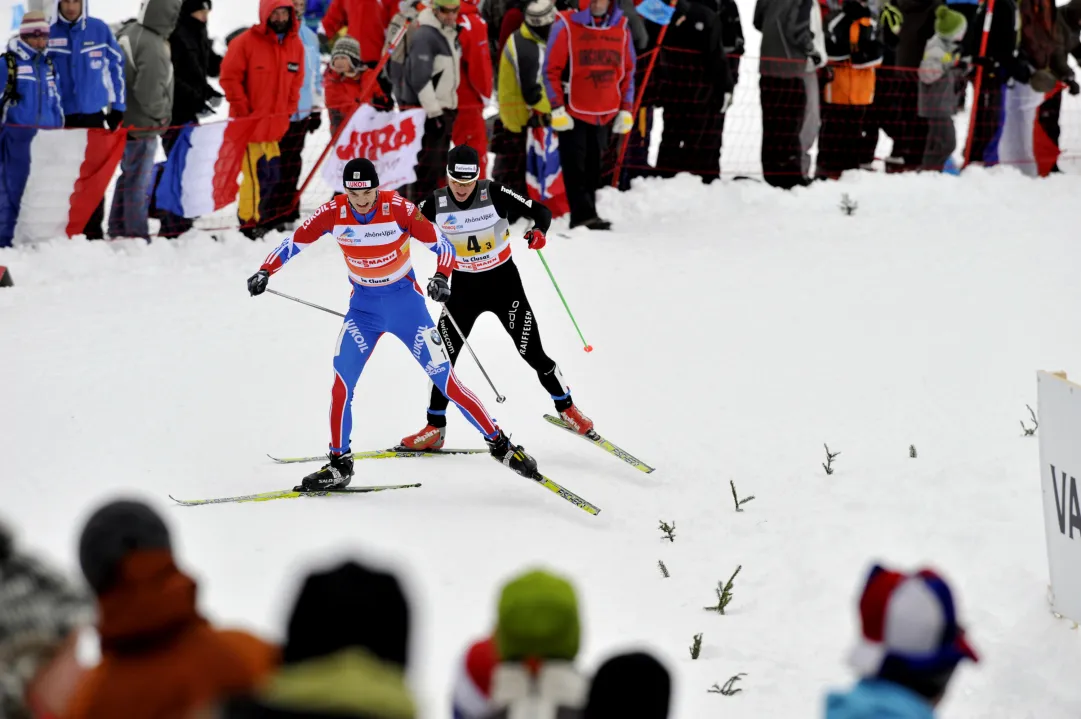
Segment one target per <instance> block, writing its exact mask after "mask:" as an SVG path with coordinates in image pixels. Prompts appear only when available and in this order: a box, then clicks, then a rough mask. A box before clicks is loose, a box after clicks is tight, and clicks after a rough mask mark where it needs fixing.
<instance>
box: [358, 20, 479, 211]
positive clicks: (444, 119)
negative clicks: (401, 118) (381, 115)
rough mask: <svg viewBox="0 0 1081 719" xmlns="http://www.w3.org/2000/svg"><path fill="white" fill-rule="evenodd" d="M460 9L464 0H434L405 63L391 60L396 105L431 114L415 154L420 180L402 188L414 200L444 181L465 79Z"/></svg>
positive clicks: (412, 36)
mask: <svg viewBox="0 0 1081 719" xmlns="http://www.w3.org/2000/svg"><path fill="white" fill-rule="evenodd" d="M460 8H461V3H460V0H432V4H431V6H430V7H427V8H425V9H424V10H422V11H421V12H420V14H419V15H418V16H417V20H416V23H417V27H416V30H415V31H412V32H411V33H410V34H409V45H408V48H407V49H406V55H405V62H404V63H402V64H401V65H398V64H397V63H394V64H393V65H392V68H393V69H394V76H392V77H391V80H392V81H393V83H394V95H395V97H397V99H398V105H399V106H400V107H401V108H402V109H411V108H424V112H425V114H426V115H427V116H428V119H427V120H426V121H425V123H424V138H423V140H422V144H421V148H420V152H418V153H417V180H416V182H413V183H411V184H409V185H405V186H404V187H402V188H400V189H399V192H401V194H402V195H403V196H404V197H405V198H406V199H408V200H412V201H413V202H420V201H421V200H423V199H424V198H425V197H427V196H428V195H429V194H430V193H431V192H432V191H433V190H435V189H436V188H437V187H440V186H442V184H444V183H445V179H444V178H445V174H446V169H447V152H448V151H449V150H450V135H451V129H452V128H453V126H454V120H455V118H456V117H457V115H458V84H459V82H460V81H461V75H460V73H461V61H462V45H461V43H460V42H459V41H458V11H459V9H460ZM363 47H364V44H363V42H362V43H361V48H362V49H363Z"/></svg>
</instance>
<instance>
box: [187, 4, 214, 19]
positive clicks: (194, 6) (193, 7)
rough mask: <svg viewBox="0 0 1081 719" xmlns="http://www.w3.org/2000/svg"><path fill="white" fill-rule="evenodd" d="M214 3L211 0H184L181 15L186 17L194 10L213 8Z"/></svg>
mask: <svg viewBox="0 0 1081 719" xmlns="http://www.w3.org/2000/svg"><path fill="white" fill-rule="evenodd" d="M212 9H213V3H212V2H211V0H184V2H183V4H182V5H181V6H180V17H186V16H188V15H191V14H192V13H193V12H199V11H200V10H212Z"/></svg>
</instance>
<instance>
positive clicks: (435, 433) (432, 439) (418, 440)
mask: <svg viewBox="0 0 1081 719" xmlns="http://www.w3.org/2000/svg"><path fill="white" fill-rule="evenodd" d="M446 433H447V428H446V427H433V426H432V425H430V424H429V425H425V427H424V429H422V430H421V431H419V432H417V433H416V434H411V435H409V436H408V437H404V438H402V443H401V445H400V446H402V447H404V448H406V449H411V450H415V451H418V452H420V451H425V450H429V449H443V437H444V435H445V434H446Z"/></svg>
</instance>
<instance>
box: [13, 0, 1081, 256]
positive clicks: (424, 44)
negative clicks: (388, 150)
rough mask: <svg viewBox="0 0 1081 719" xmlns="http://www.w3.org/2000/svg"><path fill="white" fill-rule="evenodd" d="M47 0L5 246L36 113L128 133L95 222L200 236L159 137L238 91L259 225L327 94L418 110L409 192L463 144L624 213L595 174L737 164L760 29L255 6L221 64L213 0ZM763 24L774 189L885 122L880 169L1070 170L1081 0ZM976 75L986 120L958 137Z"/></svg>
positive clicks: (21, 94)
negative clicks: (729, 129)
mask: <svg viewBox="0 0 1081 719" xmlns="http://www.w3.org/2000/svg"><path fill="white" fill-rule="evenodd" d="M41 1H43V2H48V3H49V4H50V8H49V9H50V10H51V11H52V12H51V15H50V14H47V13H43V12H39V11H32V12H28V13H26V14H25V16H24V17H23V18H22V24H21V26H20V27H19V29H18V31H17V34H16V36H15V37H13V38H12V39H11V41H10V43H9V44H8V47H7V51H6V53H5V54H4V57H5V59H6V64H7V69H8V74H7V83H6V87H5V91H4V94H3V98H2V102H0V105H2V116H0V166H2V167H0V169H2V170H3V172H0V247H2V246H6V245H10V244H11V240H12V236H13V233H14V226H15V221H16V218H17V216H18V210H19V207H20V204H21V200H22V195H23V192H24V191H25V186H26V178H27V175H28V167H29V163H30V160H29V154H30V145H31V142H32V139H33V137H34V135H35V133H36V129H37V128H60V127H67V128H86V129H89V130H90V131H91V132H94V133H104V132H110V131H113V132H115V131H116V130H117V129H118V128H121V127H124V128H125V129H126V142H125V147H124V152H123V159H122V161H121V163H120V174H119V178H118V180H117V182H116V186H115V191H114V193H113V197H112V203H111V207H110V210H109V213H108V221H107V223H106V221H105V220H106V215H105V207H104V200H103V201H102V203H101V205H99V206H98V207H97V208H96V209H95V211H94V212H93V214H92V216H91V217H90V220H89V222H87V224H86V226H85V230H84V234H85V235H86V237H87V238H88V239H101V238H103V237H105V236H106V234H107V235H108V236H110V237H140V238H147V239H149V237H150V224H149V219H150V218H151V217H154V218H156V219H158V220H160V222H161V225H160V230H158V235H160V236H163V237H176V236H178V235H180V234H182V233H184V232H186V231H187V230H188V229H190V228H191V226H192V219H191V218H185V217H181V216H178V215H176V214H172V212H170V211H169V210H166V209H163V208H158V207H156V203H155V202H154V201H153V198H154V195H155V192H154V188H155V186H156V183H157V182H158V177H159V175H160V167H157V166H156V165H155V158H156V157H157V155H158V152H159V139H160V145H161V147H162V148H163V149H164V152H165V153H166V154H168V153H170V152H171V151H172V149H173V148H174V147H175V146H176V143H177V142H178V139H179V138H181V137H182V136H183V135H182V129H183V128H184V127H187V126H191V125H195V124H198V123H199V122H200V121H202V120H203V119H204V118H206V117H208V116H210V115H212V114H213V113H214V112H215V110H216V108H218V107H219V105H220V103H221V101H222V99H223V98H224V99H225V100H226V101H227V102H228V108H229V116H230V117H231V118H250V119H251V120H252V121H253V122H256V123H257V128H256V129H255V131H254V132H253V134H252V135H251V138H250V141H249V142H248V144H247V148H246V151H245V152H244V157H243V161H242V163H241V172H242V182H241V185H240V189H239V196H238V203H237V205H238V209H237V219H238V221H239V223H240V227H241V231H242V232H244V233H245V234H246V235H248V236H249V237H251V238H252V239H256V238H259V237H261V236H263V235H264V234H266V233H267V232H268V231H271V230H287V229H289V228H291V227H293V226H295V224H296V223H297V221H298V220H299V219H300V199H299V192H298V190H299V186H300V181H301V170H302V168H303V166H304V163H303V159H302V153H303V152H304V149H305V145H306V143H309V142H310V139H309V138H310V137H311V136H312V135H313V133H315V132H316V131H317V130H319V128H320V127H322V125H323V122H324V119H323V113H324V111H326V115H327V117H326V121H327V124H328V127H329V128H330V130H331V131H332V136H333V135H336V134H337V133H338V132H339V131H340V130H341V128H342V127H343V125H344V124H345V123H346V122H348V120H349V118H350V117H351V116H352V114H353V113H354V112H355V111H356V109H357V108H359V107H361V106H362V105H371V106H373V107H374V108H377V109H380V110H390V109H393V108H395V107H397V108H399V109H402V110H409V109H416V110H423V114H424V118H425V119H424V133H423V139H422V146H421V149H420V153H419V156H418V158H417V163H416V180H415V181H414V182H412V183H410V184H409V185H406V186H403V187H402V188H400V189H401V191H402V193H403V194H404V195H405V196H406V197H407V198H411V199H414V200H416V199H419V198H421V197H424V196H426V195H427V194H428V193H430V192H431V191H432V190H433V189H435V188H436V187H438V186H441V185H443V184H445V182H446V178H445V173H444V166H445V161H446V156H447V152H448V150H449V148H450V147H451V146H454V145H468V146H470V147H473V148H474V149H476V150H477V152H478V155H479V156H480V158H481V162H482V164H483V165H484V168H483V174H484V175H485V176H487V175H489V174H490V175H491V177H492V178H493V179H495V180H497V181H499V182H501V183H503V184H505V185H507V186H509V187H511V188H512V189H514V190H516V191H517V192H518V193H519V194H522V195H523V196H524V195H527V194H530V192H532V194H533V196H534V197H536V198H537V199H538V200H543V201H545V202H549V201H550V202H551V206H552V207H553V209H556V210H557V214H561V213H562V212H564V211H569V215H570V225H571V226H572V227H577V226H582V227H587V228H590V229H595V230H603V229H608V228H609V227H610V225H611V223H610V222H609V221H607V220H605V219H603V218H601V217H600V216H599V215H598V213H597V208H596V202H595V194H596V190H597V189H598V187H600V186H601V185H602V184H613V185H616V186H618V187H620V188H621V189H627V188H628V187H629V183H630V180H631V179H632V178H634V177H642V176H660V177H670V176H673V175H675V174H676V173H678V172H689V173H693V174H695V175H698V176H700V177H701V178H702V179H703V181H705V182H710V181H712V180H715V179H717V178H718V177H720V175H721V171H722V168H721V162H720V156H721V147H722V139H723V134H724V127H725V116H726V113H727V112H728V111H729V109H730V108H731V107H732V103H733V100H734V97H735V93H736V88H737V85H738V80H739V72H740V69H741V61H742V60H743V55H744V44H745V42H744V28H743V25H742V21H741V18H740V14H739V9H738V7H737V5H736V2H735V0H669V1H666V0H637V1H636V0H483V1H481V0H402V1H401V2H399V1H398V0H329V1H328V0H245V1H246V2H251V3H253V4H255V3H256V1H257V2H258V18H259V22H258V23H257V24H256V25H254V26H252V27H248V28H240V29H238V30H237V31H235V32H233V33H231V34H230V35H229V37H228V38H227V45H226V49H225V53H224V56H223V57H222V56H219V55H218V54H217V53H216V52H215V50H214V47H213V44H212V42H211V41H210V39H209V37H208V35H207V19H208V16H209V14H210V13H211V12H213V0H144V2H143V7H142V9H141V11H140V13H139V16H138V18H137V19H132V20H129V21H127V22H124V23H122V24H120V25H118V26H115V27H110V26H108V25H106V24H105V23H104V22H102V21H101V20H99V19H96V18H95V17H93V15H92V14H91V13H90V8H89V7H88V3H89V0H41ZM221 1H222V0H218V2H221ZM54 3H55V7H53V4H54ZM989 8H993V9H992V11H991V12H992V17H990V18H988V17H987V13H988V9H989ZM50 17H51V18H52V19H51V20H50V19H49V18H50ZM752 24H753V27H754V29H755V30H757V31H758V32H760V33H761V50H760V56H761V57H760V58H759V60H758V68H757V71H758V75H759V97H760V102H761V109H762V142H761V163H762V173H763V177H764V179H765V181H766V182H768V183H769V184H771V185H774V186H778V187H782V188H791V187H795V186H800V185H806V184H808V183H810V182H812V181H814V180H815V179H822V180H825V179H835V178H838V177H839V176H840V175H841V174H842V173H843V172H846V171H850V170H858V169H865V170H872V169H875V167H876V165H875V164H874V163H875V160H876V151H877V148H878V146H879V138H880V131H882V132H883V133H885V134H886V136H887V137H889V139H890V140H891V141H892V149H891V151H890V152H889V153H888V155H887V156H886V157H885V158H883V159H884V169H885V171H886V172H904V171H911V170H925V171H944V172H951V173H956V172H958V165H957V163H956V162H955V160H954V157H955V156H956V152H957V150H958V146H959V145H960V144H962V143H961V139H963V140H964V143H963V145H964V147H963V149H964V152H963V157H964V158H965V161H966V162H967V161H972V162H977V163H983V164H987V165H993V164H997V163H1009V164H1014V165H1016V166H1018V167H1020V168H1021V169H1022V171H1024V172H1025V173H1027V174H1030V175H1044V174H1047V173H1048V172H1054V171H1057V165H1056V159H1057V144H1058V139H1059V135H1060V129H1059V114H1060V110H1061V103H1062V94H1063V92H1069V93H1070V94H1073V95H1076V94H1078V93H1079V92H1081V87H1079V84H1078V82H1077V81H1076V80H1075V75H1074V70H1073V69H1072V67H1071V66H1070V61H1069V57H1070V56H1071V55H1072V56H1073V57H1074V58H1075V61H1076V60H1077V59H1078V58H1081V47H1079V46H1081V40H1079V36H1081V0H1071V1H1070V2H1069V3H1068V4H1066V5H1063V6H1061V7H1056V6H1055V4H1054V2H1053V0H994V1H993V2H992V1H991V0H757V2H756V4H755V7H754V15H753V18H752ZM743 64H744V68H745V66H746V63H743ZM212 78H217V79H218V84H219V85H220V92H219V90H218V89H216V88H215V86H214V85H213V84H212V83H211V79H212ZM969 85H971V86H972V88H973V92H974V95H975V99H974V102H973V105H974V108H975V109H974V110H973V111H972V118H973V120H974V121H973V122H972V126H971V130H970V132H969V135H968V137H967V138H961V139H959V138H958V137H957V133H956V131H955V129H954V127H955V125H954V118H955V116H956V115H958V113H961V112H964V111H965V110H964V107H965V95H966V89H967V88H968V87H969ZM742 91H743V90H741V92H742ZM486 107H492V108H496V107H497V108H498V114H497V115H494V114H493V115H492V116H490V117H488V118H486V114H485V112H484V110H485V108H486ZM658 110H663V112H664V130H663V133H662V136H661V139H660V144H659V147H658V148H657V149H656V152H655V153H652V152H651V151H650V144H651V139H652V138H651V135H652V126H653V121H654V116H655V114H656V112H657V111H658ZM815 145H817V161H816V162H814V163H812V147H814V146H815ZM316 150H318V151H320V152H321V151H322V150H323V148H322V147H321V146H320V147H318V148H316ZM489 151H491V152H492V153H494V155H495V162H494V164H493V165H492V167H491V168H488V167H487V163H488V153H489ZM654 154H655V156H656V160H655V162H654V163H653V164H652V165H651V164H650V163H649V161H648V158H649V157H650V156H651V155H654ZM812 164H813V165H814V166H813V167H812ZM557 174H558V175H559V176H560V177H561V183H560V187H561V190H560V191H561V192H562V193H563V195H562V196H560V197H559V198H554V197H552V196H551V195H547V194H544V191H545V187H547V186H548V185H549V184H550V183H549V181H550V180H552V179H553V178H554V177H555V176H556V175H557ZM538 192H540V193H541V194H538Z"/></svg>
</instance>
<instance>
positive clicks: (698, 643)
mask: <svg viewBox="0 0 1081 719" xmlns="http://www.w3.org/2000/svg"><path fill="white" fill-rule="evenodd" d="M701 653H702V635H701V634H695V635H694V644H692V645H691V659H697V658H698V655H699V654H701Z"/></svg>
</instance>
